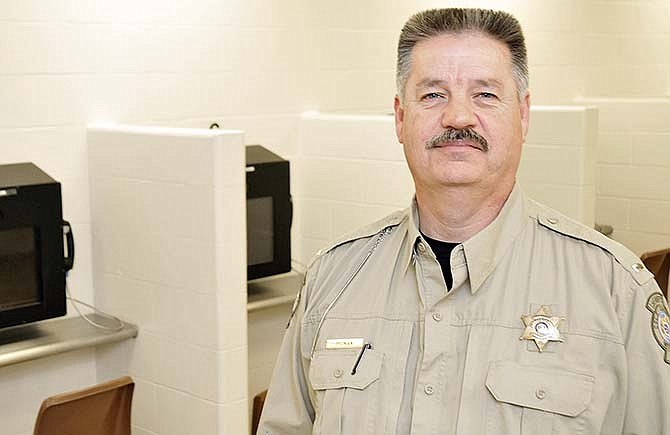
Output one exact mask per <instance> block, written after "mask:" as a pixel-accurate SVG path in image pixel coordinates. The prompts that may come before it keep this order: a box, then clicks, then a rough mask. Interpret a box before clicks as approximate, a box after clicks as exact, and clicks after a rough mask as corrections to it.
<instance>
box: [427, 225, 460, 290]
mask: <svg viewBox="0 0 670 435" xmlns="http://www.w3.org/2000/svg"><path fill="white" fill-rule="evenodd" d="M421 235H422V236H423V238H424V239H425V240H426V242H428V244H429V245H430V248H431V249H432V250H433V252H434V253H435V257H437V262H438V263H440V268H442V276H444V282H445V283H446V284H447V289H448V290H451V286H452V285H453V283H454V279H453V277H452V276H451V251H453V250H454V248H455V247H456V246H458V243H451V242H443V241H441V240H435V239H431V238H430V237H428V236H426V235H425V234H423V233H421Z"/></svg>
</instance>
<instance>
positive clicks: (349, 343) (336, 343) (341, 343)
mask: <svg viewBox="0 0 670 435" xmlns="http://www.w3.org/2000/svg"><path fill="white" fill-rule="evenodd" d="M364 344H365V339H364V338H329V339H327V340H326V349H360V348H362V347H363V345H364Z"/></svg>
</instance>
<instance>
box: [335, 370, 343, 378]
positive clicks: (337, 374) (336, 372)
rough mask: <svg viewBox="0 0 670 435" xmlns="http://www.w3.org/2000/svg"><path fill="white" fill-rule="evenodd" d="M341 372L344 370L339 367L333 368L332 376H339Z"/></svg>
mask: <svg viewBox="0 0 670 435" xmlns="http://www.w3.org/2000/svg"><path fill="white" fill-rule="evenodd" d="M343 374H344V372H343V371H342V370H341V369H335V370H334V371H333V376H335V377H336V378H341V377H342V375H343Z"/></svg>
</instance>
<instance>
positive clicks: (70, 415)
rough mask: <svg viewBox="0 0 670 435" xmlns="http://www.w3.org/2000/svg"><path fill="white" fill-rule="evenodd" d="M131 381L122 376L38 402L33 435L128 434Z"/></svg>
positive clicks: (131, 395)
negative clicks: (39, 406)
mask: <svg viewBox="0 0 670 435" xmlns="http://www.w3.org/2000/svg"><path fill="white" fill-rule="evenodd" d="M134 388H135V383H134V382H133V380H132V379H131V378H130V377H128V376H124V377H122V378H119V379H115V380H112V381H109V382H105V383H102V384H98V385H95V386H93V387H90V388H86V389H83V390H79V391H73V392H71V393H65V394H58V395H56V396H52V397H49V398H48V399H46V400H45V401H44V402H42V407H41V408H40V410H39V413H38V414H37V421H36V422H35V431H34V435H64V434H67V435H130V406H131V403H132V398H133V390H134Z"/></svg>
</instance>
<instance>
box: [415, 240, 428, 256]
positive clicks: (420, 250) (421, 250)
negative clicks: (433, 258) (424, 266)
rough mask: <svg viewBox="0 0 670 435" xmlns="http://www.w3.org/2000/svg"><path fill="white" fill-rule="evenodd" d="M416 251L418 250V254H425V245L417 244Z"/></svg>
mask: <svg viewBox="0 0 670 435" xmlns="http://www.w3.org/2000/svg"><path fill="white" fill-rule="evenodd" d="M416 249H418V250H419V252H421V253H422V254H423V253H424V252H426V244H425V243H423V242H419V243H417V245H416Z"/></svg>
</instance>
